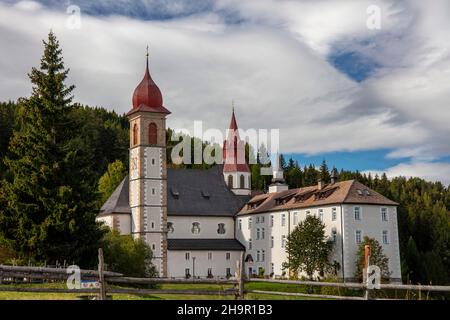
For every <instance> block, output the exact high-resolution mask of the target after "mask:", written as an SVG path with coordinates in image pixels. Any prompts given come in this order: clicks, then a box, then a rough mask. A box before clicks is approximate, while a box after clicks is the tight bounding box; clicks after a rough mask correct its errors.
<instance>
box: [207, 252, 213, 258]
mask: <svg viewBox="0 0 450 320" xmlns="http://www.w3.org/2000/svg"><path fill="white" fill-rule="evenodd" d="M208 260H212V252H208Z"/></svg>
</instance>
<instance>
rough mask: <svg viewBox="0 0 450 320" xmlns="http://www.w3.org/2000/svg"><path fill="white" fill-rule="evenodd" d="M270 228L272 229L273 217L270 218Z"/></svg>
mask: <svg viewBox="0 0 450 320" xmlns="http://www.w3.org/2000/svg"><path fill="white" fill-rule="evenodd" d="M270 226H271V227H273V216H270Z"/></svg>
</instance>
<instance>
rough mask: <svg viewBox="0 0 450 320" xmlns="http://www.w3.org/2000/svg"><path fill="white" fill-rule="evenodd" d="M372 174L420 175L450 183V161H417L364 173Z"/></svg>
mask: <svg viewBox="0 0 450 320" xmlns="http://www.w3.org/2000/svg"><path fill="white" fill-rule="evenodd" d="M369 172H370V173H371V174H372V175H375V174H378V175H381V174H382V173H383V172H385V173H386V175H387V176H388V178H393V177H398V176H403V177H407V178H410V177H419V178H422V179H425V180H428V181H440V182H442V183H443V184H444V185H447V186H448V185H450V163H442V162H415V163H401V164H399V165H396V166H394V167H391V168H388V169H386V170H384V171H377V170H367V171H365V172H364V173H366V174H368V173H369Z"/></svg>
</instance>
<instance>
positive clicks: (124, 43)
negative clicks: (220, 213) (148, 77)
mask: <svg viewBox="0 0 450 320" xmlns="http://www.w3.org/2000/svg"><path fill="white" fill-rule="evenodd" d="M69 5H78V6H79V7H80V8H81V22H82V25H81V27H80V28H79V29H69V28H68V27H67V25H66V22H67V20H68V18H69V17H70V14H68V13H67V12H66V10H67V8H68V6H69ZM371 5H376V6H377V8H379V9H380V19H381V20H380V21H381V25H380V26H381V28H380V29H370V28H368V27H367V24H366V22H367V19H368V18H370V14H369V13H368V10H369V9H368V8H369V7H370V6H371ZM369 11H370V10H369ZM0 21H1V22H0V37H2V40H3V43H6V45H5V46H4V48H3V47H2V50H4V51H3V52H2V53H3V54H2V57H0V71H1V72H0V99H1V100H7V99H13V100H14V99H17V97H19V96H24V95H27V94H28V93H29V90H30V88H29V83H28V79H27V78H26V76H25V75H26V73H27V72H28V71H29V70H30V68H31V67H32V66H35V65H36V64H37V63H38V61H39V56H40V54H41V50H42V49H41V44H40V39H42V38H45V36H46V33H47V32H48V30H49V29H50V28H52V29H53V30H54V31H55V32H56V34H57V36H58V37H59V39H60V41H61V44H62V47H63V51H64V57H65V61H66V64H67V65H68V66H69V67H70V68H71V73H70V76H69V79H70V80H72V81H73V83H75V84H76V85H77V89H76V92H75V98H76V100H77V101H79V102H82V103H85V104H89V105H98V106H104V107H106V108H109V109H114V110H116V111H117V112H120V113H122V112H126V111H128V108H129V107H130V96H131V93H132V90H133V89H134V87H135V86H136V84H137V83H138V82H139V81H140V78H141V77H142V73H143V70H142V69H143V55H144V54H143V52H145V47H146V46H147V44H149V45H150V67H151V73H152V76H153V78H154V80H155V81H156V82H157V83H158V85H159V87H160V88H161V90H162V92H163V96H164V102H165V105H166V106H167V107H168V108H169V109H170V110H171V111H172V115H171V116H170V117H169V119H168V125H169V126H171V127H173V128H188V129H189V128H191V126H192V123H193V121H194V120H203V121H204V122H205V126H206V127H211V128H224V127H226V126H227V125H228V122H229V116H230V115H229V113H230V104H231V100H234V101H235V105H236V114H237V119H238V123H239V125H240V127H241V128H243V129H248V128H278V129H280V136H281V152H283V153H284V154H286V155H288V156H290V155H292V156H293V157H294V158H295V159H297V160H299V162H300V163H301V164H302V165H305V164H309V163H314V164H320V162H321V161H322V160H323V159H325V160H326V161H327V162H328V164H329V166H330V167H332V166H336V167H338V168H345V169H351V170H359V171H368V172H374V173H375V172H376V173H380V172H386V173H387V174H388V175H389V176H396V175H406V176H413V175H414V176H420V177H423V178H426V179H430V180H442V181H443V182H444V183H450V178H449V177H450V145H449V143H448V138H447V137H448V136H450V126H448V123H449V121H450V108H448V102H449V101H450V89H449V85H448V80H449V74H450V62H449V61H450V59H448V57H449V56H450V49H449V46H448V43H450V35H449V32H448V30H450V2H448V1H445V0H436V1H433V2H432V3H428V2H427V3H426V4H425V3H422V2H420V1H415V0H404V1H394V0H373V1H368V0H367V1H366V0H361V1H350V0H344V1H327V0H317V1H310V0H304V1H289V0H278V1H276V0H259V1H238V0H209V1H185V0H172V1H168V0H138V1H131V0H116V1H112V0H99V1H87V0H79V1H56V0H41V1H37V2H36V1H16V0H6V1H0ZM17 21H22V22H23V23H17Z"/></svg>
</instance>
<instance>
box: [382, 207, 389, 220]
mask: <svg viewBox="0 0 450 320" xmlns="http://www.w3.org/2000/svg"><path fill="white" fill-rule="evenodd" d="M381 221H388V216H387V208H381Z"/></svg>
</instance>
